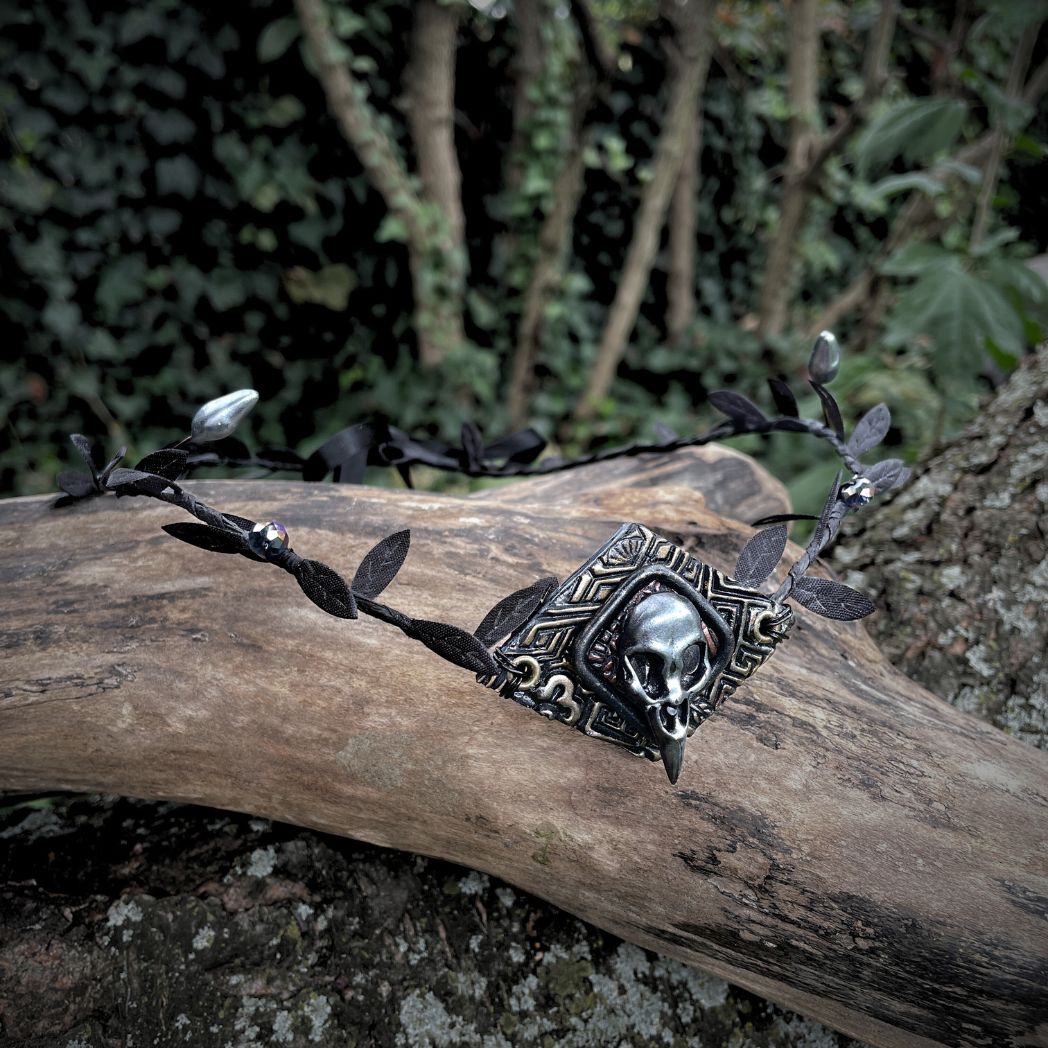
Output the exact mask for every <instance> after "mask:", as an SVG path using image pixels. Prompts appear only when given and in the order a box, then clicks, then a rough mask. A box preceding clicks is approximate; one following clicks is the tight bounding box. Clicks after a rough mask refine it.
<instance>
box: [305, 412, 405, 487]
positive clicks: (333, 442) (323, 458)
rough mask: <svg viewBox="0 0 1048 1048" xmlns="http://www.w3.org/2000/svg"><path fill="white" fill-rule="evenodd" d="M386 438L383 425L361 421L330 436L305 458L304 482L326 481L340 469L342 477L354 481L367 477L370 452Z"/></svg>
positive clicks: (347, 480)
mask: <svg viewBox="0 0 1048 1048" xmlns="http://www.w3.org/2000/svg"><path fill="white" fill-rule="evenodd" d="M384 435H385V427H383V426H382V425H381V423H377V424H375V423H370V422H360V423H357V425H355V426H347V427H346V428H345V429H342V430H339V431H338V433H336V434H335V435H334V436H333V437H330V438H329V439H328V440H326V441H325V442H324V443H323V444H321V445H320V447H319V448H317V450H316V451H314V452H313V454H312V455H310V456H309V458H308V459H306V461H305V463H304V464H303V466H302V479H303V480H310V481H316V480H323V479H324V477H326V476H327V474H328V473H329V472H333V471H334V470H335V469H338V468H341V478H342V479H343V480H345V481H346V482H347V483H348V482H355V481H357V480H359V479H360V478H362V477H363V476H364V467H365V466H366V465H367V461H368V452H369V449H370V448H371V447H373V446H374V444H375V443H376V442H377V441H378V440H379V438H380V437H383V436H384Z"/></svg>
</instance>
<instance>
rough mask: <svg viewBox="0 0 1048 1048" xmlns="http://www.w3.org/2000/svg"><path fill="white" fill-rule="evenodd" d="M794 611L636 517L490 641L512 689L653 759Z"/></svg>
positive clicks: (744, 670) (749, 666)
mask: <svg viewBox="0 0 1048 1048" xmlns="http://www.w3.org/2000/svg"><path fill="white" fill-rule="evenodd" d="M791 625H792V613H791V612H790V609H789V608H788V607H787V606H786V605H783V604H778V603H776V602H775V601H773V600H771V598H770V597H766V596H764V595H763V594H761V593H758V592H756V591H755V590H750V589H747V588H745V587H743V586H739V585H738V584H736V583H735V582H734V581H733V580H732V579H730V578H728V577H727V576H725V575H723V574H721V572H719V571H717V570H716V569H715V568H711V567H710V566H709V565H707V564H703V563H702V561H700V560H697V559H696V558H695V557H693V556H691V554H689V553H687V552H686V551H684V550H682V549H680V548H679V547H678V546H675V545H674V544H673V543H672V542H669V541H668V540H667V539H664V538H661V537H660V536H658V535H656V534H655V533H654V532H653V531H651V530H650V529H648V528H646V527H644V526H643V525H642V524H624V525H623V526H622V527H621V528H619V530H618V531H617V532H616V533H615V534H614V535H613V536H612V537H611V539H609V540H608V542H607V543H605V545H604V546H603V547H602V548H601V549H600V550H598V552H597V553H596V554H595V555H594V556H593V557H592V558H591V559H590V560H589V561H587V562H586V563H585V564H584V565H582V567H581V568H579V569H578V570H577V571H576V572H575V573H574V574H573V575H571V576H570V577H569V578H568V579H567V580H566V581H565V582H564V583H563V584H562V585H561V586H560V588H559V589H558V590H556V591H555V592H554V593H553V595H552V596H551V597H550V598H549V599H548V600H547V601H546V602H545V603H544V604H543V605H542V607H540V608H539V609H538V611H536V612H535V614H534V615H532V617H531V618H530V619H529V620H528V621H527V622H526V623H524V625H523V626H521V627H520V628H519V629H518V630H517V631H516V632H515V633H513V634H512V635H511V636H510V637H509V639H508V640H506V641H505V643H503V644H502V645H501V647H499V648H498V650H497V652H496V658H497V659H498V660H499V661H500V662H501V663H502V665H503V666H504V667H505V668H506V669H507V670H508V671H510V672H509V673H508V675H507V677H506V680H505V683H504V684H503V686H502V688H501V690H502V693H503V694H504V695H506V696H508V697H509V698H512V699H514V700H515V701H516V702H519V703H520V704H521V705H523V706H527V707H528V708H529V709H533V710H535V711H537V712H538V713H541V714H542V715H543V716H544V717H548V718H550V719H551V720H558V721H561V722H562V723H564V724H567V725H570V726H572V727H575V728H577V729H578V730H579V731H582V732H584V733H585V734H586V735H591V736H594V737H596V738H600V739H605V740H606V741H608V742H614V743H617V744H618V745H620V746H625V747H626V748H627V749H629V750H630V751H631V752H633V753H636V754H640V755H643V756H645V757H647V758H648V759H649V760H654V761H657V760H661V761H663V763H664V764H665V766H666V773H667V775H668V776H669V779H670V781H671V782H676V781H677V776H678V775H679V774H680V769H681V763H682V761H683V759H684V746H685V743H686V742H687V739H688V737H689V736H690V735H691V734H692V733H693V732H694V731H695V729H696V728H698V726H699V725H700V724H701V723H702V722H703V721H704V720H705V719H706V718H707V717H709V715H710V714H711V713H712V712H713V710H714V709H715V708H716V706H717V705H718V703H720V702H721V701H722V700H723V699H724V698H726V697H727V696H728V695H730V694H731V693H732V692H733V691H734V690H735V688H736V687H737V686H738V685H739V684H740V683H741V682H742V681H743V680H745V679H746V678H747V677H749V676H750V675H751V674H752V673H753V672H754V670H756V669H757V668H758V667H759V666H761V665H762V664H763V663H764V662H765V661H766V660H767V659H768V657H769V656H770V655H771V654H772V652H773V651H774V650H775V647H776V645H778V643H779V642H780V641H781V640H782V639H783V638H784V637H785V636H786V634H787V633H788V632H789V629H790V626H791Z"/></svg>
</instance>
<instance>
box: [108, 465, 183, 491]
mask: <svg viewBox="0 0 1048 1048" xmlns="http://www.w3.org/2000/svg"><path fill="white" fill-rule="evenodd" d="M106 486H107V487H108V488H109V490H110V491H118V492H120V493H121V494H122V495H128V494H138V495H159V494H160V493H161V492H162V491H165V490H167V489H168V488H170V489H172V490H173V491H178V490H179V489H178V485H177V484H175V483H174V481H171V480H168V479H167V477H158V476H157V475H156V474H155V473H145V472H143V471H142V470H140V469H114V470H113V472H112V473H111V474H110V475H109V480H108V482H107V484H106Z"/></svg>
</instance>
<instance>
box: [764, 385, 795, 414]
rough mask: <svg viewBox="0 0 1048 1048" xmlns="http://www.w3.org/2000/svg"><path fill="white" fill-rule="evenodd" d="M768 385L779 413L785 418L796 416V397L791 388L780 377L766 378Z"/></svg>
mask: <svg viewBox="0 0 1048 1048" xmlns="http://www.w3.org/2000/svg"><path fill="white" fill-rule="evenodd" d="M768 386H769V388H770V389H771V395H772V399H773V400H774V401H775V407H776V408H778V410H779V414H780V415H785V416H786V417H787V418H796V417H797V416H798V415H799V414H800V412H799V411H798V409H797V398H796V397H795V396H794V395H793V390H792V389H790V387H789V386H787V385H786V383H785V382H783V380H782V379H781V378H770V379H768Z"/></svg>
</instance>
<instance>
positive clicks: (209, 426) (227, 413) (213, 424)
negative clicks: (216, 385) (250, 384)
mask: <svg viewBox="0 0 1048 1048" xmlns="http://www.w3.org/2000/svg"><path fill="white" fill-rule="evenodd" d="M257 403H258V394H257V393H256V392H255V391H254V390H253V389H238V390H237V391H236V392H235V393H227V394H226V395H225V396H224V397H216V398H215V399H214V400H209V401H208V402H207V403H206V404H205V405H204V406H203V407H202V408H201V409H200V410H199V411H198V412H197V413H196V414H195V415H194V416H193V428H192V429H191V431H190V432H191V433H192V436H193V440H194V441H196V442H197V443H198V444H210V443H211V442H212V441H215V440H222V439H223V438H225V437H228V436H229V435H230V434H231V433H232V432H233V430H235V429H236V428H237V426H239V425H240V423H241V420H242V419H243V418H244V416H245V415H247V413H248V412H249V411H250V410H251V409H252V408H253V407H254V406H255V405H256V404H257Z"/></svg>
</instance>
